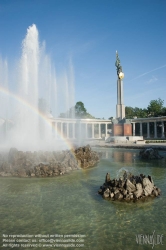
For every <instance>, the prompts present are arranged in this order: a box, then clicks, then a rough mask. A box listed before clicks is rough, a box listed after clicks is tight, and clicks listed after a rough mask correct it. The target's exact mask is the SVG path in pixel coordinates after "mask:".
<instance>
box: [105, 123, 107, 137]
mask: <svg viewBox="0 0 166 250" xmlns="http://www.w3.org/2000/svg"><path fill="white" fill-rule="evenodd" d="M105 137H107V123H106V124H105Z"/></svg>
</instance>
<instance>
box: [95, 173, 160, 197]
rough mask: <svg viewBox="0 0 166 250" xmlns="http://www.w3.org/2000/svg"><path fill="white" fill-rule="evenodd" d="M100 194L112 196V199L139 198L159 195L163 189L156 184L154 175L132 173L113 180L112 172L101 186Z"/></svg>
mask: <svg viewBox="0 0 166 250" xmlns="http://www.w3.org/2000/svg"><path fill="white" fill-rule="evenodd" d="M98 193H99V194H101V195H102V196H103V198H107V199H108V198H110V199H111V200H126V201H129V200H134V201H136V200H138V199H143V198H145V197H147V196H151V197H157V196H159V195H160V194H161V190H160V189H159V188H157V187H156V186H155V185H154V182H153V180H152V177H151V176H149V175H148V177H146V176H145V175H143V174H140V176H134V175H132V174H131V173H130V174H128V175H126V173H124V176H123V178H119V180H117V179H113V180H111V178H110V174H109V173H107V174H106V177H105V183H104V184H103V186H101V187H100V189H99V191H98Z"/></svg>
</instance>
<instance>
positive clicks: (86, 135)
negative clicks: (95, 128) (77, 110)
mask: <svg viewBox="0 0 166 250" xmlns="http://www.w3.org/2000/svg"><path fill="white" fill-rule="evenodd" d="M87 126H88V124H87V123H85V138H86V139H87V138H88V133H87V132H88V130H87Z"/></svg>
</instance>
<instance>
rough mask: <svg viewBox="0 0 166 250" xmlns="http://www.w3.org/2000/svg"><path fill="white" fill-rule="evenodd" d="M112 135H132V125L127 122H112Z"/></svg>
mask: <svg viewBox="0 0 166 250" xmlns="http://www.w3.org/2000/svg"><path fill="white" fill-rule="evenodd" d="M112 132H113V133H112V134H113V136H132V125H131V124H127V123H122V124H120V123H119V124H113V126H112Z"/></svg>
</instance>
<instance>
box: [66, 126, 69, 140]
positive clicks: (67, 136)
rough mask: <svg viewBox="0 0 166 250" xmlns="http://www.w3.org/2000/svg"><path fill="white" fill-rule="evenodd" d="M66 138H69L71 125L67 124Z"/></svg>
mask: <svg viewBox="0 0 166 250" xmlns="http://www.w3.org/2000/svg"><path fill="white" fill-rule="evenodd" d="M66 138H69V123H68V122H67V123H66Z"/></svg>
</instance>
